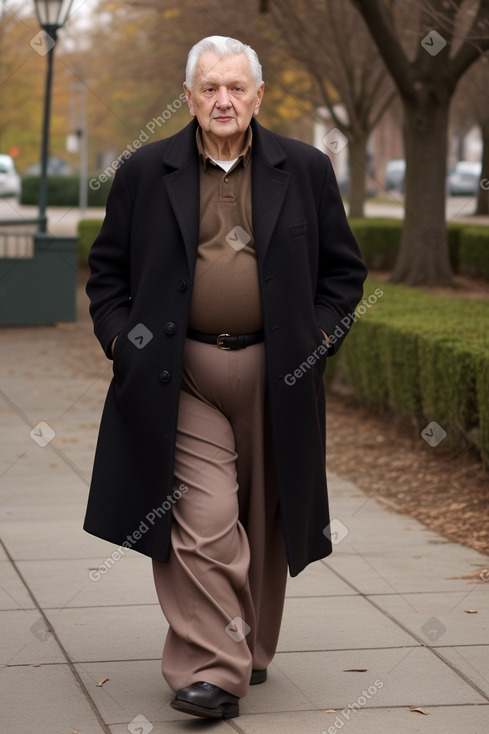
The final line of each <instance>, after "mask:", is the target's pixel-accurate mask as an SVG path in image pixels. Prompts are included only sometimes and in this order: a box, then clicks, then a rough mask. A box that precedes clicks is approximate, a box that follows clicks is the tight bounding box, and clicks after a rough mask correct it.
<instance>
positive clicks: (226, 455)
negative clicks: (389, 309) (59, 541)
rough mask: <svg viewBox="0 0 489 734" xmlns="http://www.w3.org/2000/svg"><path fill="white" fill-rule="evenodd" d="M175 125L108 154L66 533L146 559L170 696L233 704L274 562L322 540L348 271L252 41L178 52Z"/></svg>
mask: <svg viewBox="0 0 489 734" xmlns="http://www.w3.org/2000/svg"><path fill="white" fill-rule="evenodd" d="M184 90H185V94H186V97H187V101H188V105H189V108H190V113H191V115H192V116H193V117H194V119H193V121H192V122H191V123H190V124H189V125H188V126H187V127H185V128H184V129H183V130H182V131H181V132H179V133H178V134H176V135H174V136H172V137H170V138H167V139H166V140H161V141H159V142H156V143H153V144H150V145H147V146H145V147H143V148H142V149H140V150H138V151H136V152H135V153H134V154H133V155H132V156H131V157H130V158H129V159H128V160H126V159H124V160H123V161H121V162H120V167H119V170H118V171H117V174H116V177H115V180H114V183H113V186H112V189H111V192H110V195H109V200H108V203H107V214H106V218H105V221H104V223H103V226H102V229H101V231H100V234H99V235H98V237H97V239H96V240H95V242H94V244H93V247H92V250H91V253H90V268H91V275H90V278H89V281H88V285H87V292H88V295H89V297H90V300H91V306H90V310H91V314H92V317H93V321H94V326H95V333H96V335H97V337H98V339H99V340H100V342H101V344H102V347H103V349H104V350H105V352H106V354H107V357H109V358H113V371H114V377H113V380H112V383H111V385H110V388H109V392H108V395H107V399H106V403H105V408H104V412H103V416H102V421H101V425H100V433H99V440H98V445H97V451H96V456H95V465H94V471H93V478H92V485H91V491H90V497H89V503H88V509H87V516H86V519H85V526H84V527H85V529H86V530H87V531H88V532H90V533H93V534H94V535H97V536H99V537H101V538H105V539H106V540H109V541H112V542H114V543H118V544H119V545H121V546H123V547H124V548H132V549H134V550H136V551H139V552H141V553H143V554H146V555H147V556H150V557H151V558H152V559H153V570H154V578H155V584H156V590H157V594H158V599H159V602H160V604H161V607H162V610H163V613H164V614H165V616H166V618H167V620H168V623H169V631H168V634H167V637H166V642H165V646H164V650H163V659H162V671H163V675H164V677H165V679H166V680H167V682H168V684H169V685H170V687H171V688H172V689H173V690H174V691H175V696H174V698H173V700H172V703H171V705H172V706H173V708H175V709H177V710H179V711H183V712H186V713H188V714H193V715H196V716H202V717H209V718H223V719H226V718H231V717H235V716H238V714H239V698H240V697H242V696H244V695H245V694H246V692H247V689H248V686H249V685H250V683H251V684H256V683H263V682H264V681H265V680H266V677H267V666H268V665H269V663H270V661H271V660H272V658H273V655H274V653H275V649H276V645H277V639H278V635H279V629H280V623H281V617H282V609H283V602H284V595H285V586H286V575H287V567H288V568H289V570H290V573H291V575H293V576H294V575H296V574H298V573H299V572H300V571H301V570H302V569H303V568H304V567H305V566H306V565H307V564H308V563H310V562H312V561H315V560H317V559H320V558H323V557H325V556H327V555H328V554H329V553H330V552H331V539H330V533H329V523H330V519H329V515H328V501H327V490H326V478H325V402H324V388H323V382H322V375H323V371H324V368H325V363H326V358H327V356H329V355H332V354H334V353H335V352H336V351H337V349H338V347H339V346H340V344H341V342H342V341H343V339H344V337H345V336H346V333H347V331H348V328H349V326H350V324H351V323H352V321H353V312H354V309H355V306H356V304H357V303H358V301H359V299H360V298H361V295H362V284H363V281H364V278H365V274H366V271H365V266H364V264H363V262H362V259H361V257H360V253H359V250H358V247H357V245H356V242H355V240H354V238H353V236H352V233H351V231H350V229H349V227H348V224H347V221H346V217H345V212H344V208H343V205H342V202H341V198H340V195H339V192H338V187H337V184H336V181H335V177H334V174H333V170H332V167H331V163H330V161H329V159H328V157H327V156H325V155H324V154H323V153H321V152H319V151H318V150H316V149H315V148H313V147H311V146H309V145H306V144H304V143H300V142H297V141H294V140H290V139H288V138H284V137H282V136H279V135H276V134H274V133H272V132H270V131H268V130H266V129H265V128H263V127H261V126H260V125H259V124H258V123H257V122H256V121H255V120H254V119H253V117H254V116H256V115H257V114H258V111H259V108H260V103H261V101H262V98H263V91H264V84H263V82H262V77H261V66H260V63H259V61H258V58H257V56H256V53H255V52H254V51H253V50H252V49H251V48H250V47H249V46H245V45H243V44H242V43H240V42H239V41H236V40H234V39H230V38H224V37H221V36H212V37H210V38H205V39H204V40H202V41H200V43H198V44H197V45H196V46H194V47H193V48H192V50H191V51H190V54H189V57H188V63H187V72H186V82H185V84H184Z"/></svg>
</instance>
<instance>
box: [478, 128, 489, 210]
mask: <svg viewBox="0 0 489 734" xmlns="http://www.w3.org/2000/svg"><path fill="white" fill-rule="evenodd" d="M481 132H482V173H481V182H480V186H479V193H478V194H477V208H476V210H475V214H476V215H478V216H487V215H488V214H489V120H487V122H486V123H485V124H484V125H481Z"/></svg>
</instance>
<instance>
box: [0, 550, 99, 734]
mask: <svg viewBox="0 0 489 734" xmlns="http://www.w3.org/2000/svg"><path fill="white" fill-rule="evenodd" d="M0 547H1V548H2V549H3V551H4V553H5V555H6V556H7V558H8V560H9V561H10V563H11V564H12V567H13V569H14V571H15V572H16V574H17V576H18V577H19V579H20V581H21V582H22V583H23V585H24V587H25V589H26V591H27V593H28V594H29V596H30V597H31V599H32V602H33V604H34V605H35V607H36V609H37V611H38V612H39V614H40V616H41V617H42V619H43V621H44V624H45V625H46V628H47V629H48V630H49V632H50V633H51V635H52V636H53V638H54V640H55V642H56V644H57V645H58V647H59V649H60V651H61V654H62V655H63V657H64V659H65V660H66V663H67V665H68V667H69V669H70V671H71V673H72V675H73V677H74V678H75V680H76V682H77V683H78V685H79V686H80V689H81V691H82V693H83V695H84V696H85V698H86V700H87V702H88V704H89V706H90V708H91V709H92V711H93V713H94V715H95V717H96V718H97V721H98V722H99V724H100V726H101V728H102V731H103V732H104V733H105V734H111V731H110V729H109V727H108V726H107V724H106V723H105V721H104V720H103V718H102V715H101V713H100V711H99V710H98V708H97V705H96V704H95V701H94V700H93V698H92V696H91V695H90V693H89V691H88V689H87V687H86V686H85V683H84V682H83V679H82V677H81V676H80V674H79V672H78V670H77V669H76V668H75V666H74V664H73V662H72V660H71V658H70V656H69V655H68V653H67V651H66V649H65V647H64V645H63V643H62V642H61V640H60V638H59V637H58V635H57V633H56V630H55V629H53V628H52V627H51V623H50V622H49V619H48V617H47V615H46V614H45V613H44V610H43V608H42V607H41V605H40V604H39V602H38V601H37V599H36V597H35V595H34V593H33V592H32V590H31V588H30V586H29V584H28V583H27V581H26V580H25V578H24V576H23V575H22V573H21V572H20V570H19V569H18V568H17V564H16V562H15V561H14V559H13V558H12V556H11V555H10V552H9V550H8V548H7V546H6V545H5V543H4V542H3V540H2V539H1V538H0Z"/></svg>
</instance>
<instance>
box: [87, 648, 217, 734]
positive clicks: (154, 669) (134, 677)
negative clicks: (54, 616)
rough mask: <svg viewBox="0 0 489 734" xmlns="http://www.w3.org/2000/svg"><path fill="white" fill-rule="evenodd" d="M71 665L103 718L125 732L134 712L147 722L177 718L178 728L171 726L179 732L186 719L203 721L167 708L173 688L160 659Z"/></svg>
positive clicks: (186, 724) (168, 720)
mask: <svg viewBox="0 0 489 734" xmlns="http://www.w3.org/2000/svg"><path fill="white" fill-rule="evenodd" d="M75 667H76V669H77V671H78V673H79V675H80V677H81V679H82V680H83V682H84V684H85V686H86V687H87V689H88V691H89V693H90V695H91V696H92V697H93V700H94V701H95V704H96V706H97V709H98V710H99V711H100V713H101V714H102V716H103V718H104V721H105V722H106V723H107V724H108V725H109V726H111V727H117V726H123V727H125V734H127V731H128V729H127V725H128V724H129V723H130V722H131V721H132V720H133V719H134V718H135V717H136V716H138V715H139V716H144V717H146V718H147V719H148V720H149V721H151V722H158V721H159V722H160V723H161V722H165V724H166V723H168V722H172V721H173V722H180V724H179V726H180V728H177V729H175V731H180V732H182V731H185V730H186V727H187V726H188V724H189V723H190V721H194V725H195V724H197V722H198V723H200V725H201V726H202V724H203V722H202V720H200V721H199V720H198V719H193V718H191V717H189V716H186V715H185V714H181V713H179V712H178V711H174V710H173V709H172V708H170V701H171V699H172V697H173V692H172V691H171V689H170V688H169V686H168V685H167V683H166V682H165V680H164V678H163V676H162V674H161V663H160V659H158V660H134V661H130V662H128V661H121V662H117V661H109V662H106V663H77V664H76V665H75ZM104 678H108V679H109V680H108V681H107V683H105V684H104V685H103V686H102V687H97V685H96V684H97V682H99V681H101V680H103V679H104ZM204 728H205V725H204ZM113 730H114V731H117V728H114V729H113ZM164 731H165V732H166V731H173V730H172V729H171V728H169V729H166V728H165V729H164Z"/></svg>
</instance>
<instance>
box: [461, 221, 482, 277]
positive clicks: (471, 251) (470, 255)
mask: <svg viewBox="0 0 489 734" xmlns="http://www.w3.org/2000/svg"><path fill="white" fill-rule="evenodd" d="M459 252H460V266H459V269H460V272H461V273H463V274H464V275H471V276H475V277H479V278H485V280H489V227H475V226H473V227H466V228H464V229H463V230H462V231H461V233H460V248H459Z"/></svg>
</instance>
